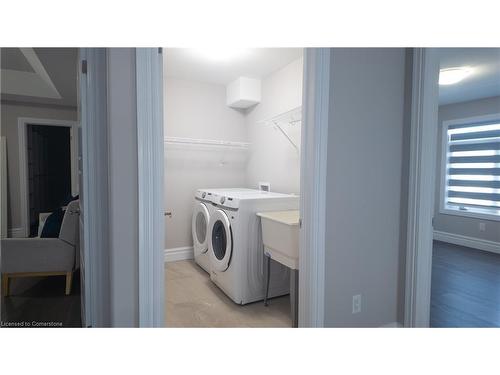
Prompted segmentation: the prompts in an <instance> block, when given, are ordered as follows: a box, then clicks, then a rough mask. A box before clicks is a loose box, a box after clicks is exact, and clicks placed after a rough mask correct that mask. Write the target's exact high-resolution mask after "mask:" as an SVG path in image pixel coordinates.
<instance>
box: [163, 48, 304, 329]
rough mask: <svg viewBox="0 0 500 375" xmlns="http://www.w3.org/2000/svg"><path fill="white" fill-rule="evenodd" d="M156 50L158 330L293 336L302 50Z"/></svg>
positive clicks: (295, 292) (295, 307) (296, 276)
mask: <svg viewBox="0 0 500 375" xmlns="http://www.w3.org/2000/svg"><path fill="white" fill-rule="evenodd" d="M163 51H164V52H163V55H164V61H163V69H164V72H163V81H164V90H163V101H164V157H165V160H164V165H165V170H164V179H165V182H164V194H165V195H164V206H165V293H166V298H165V301H166V306H165V319H166V326H167V327H293V326H296V325H297V314H298V313H297V306H298V302H297V301H298V295H297V293H298V271H297V269H298V209H299V195H300V144H301V116H302V108H301V106H302V82H303V58H302V49H299V48H249V49H217V48H215V49H209V48H200V49H197V48H189V49H178V48H165V49H164V50H163ZM276 242H278V244H277V245H275V243H276Z"/></svg>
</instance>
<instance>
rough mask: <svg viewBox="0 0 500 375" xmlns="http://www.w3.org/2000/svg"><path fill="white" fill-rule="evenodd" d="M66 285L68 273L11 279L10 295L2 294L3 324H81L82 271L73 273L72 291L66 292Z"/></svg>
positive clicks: (55, 325)
mask: <svg viewBox="0 0 500 375" xmlns="http://www.w3.org/2000/svg"><path fill="white" fill-rule="evenodd" d="M64 287H65V276H51V277H30V278H15V279H12V280H11V282H10V295H9V297H3V296H2V298H1V302H2V307H1V314H2V315H1V322H2V326H3V327H6V326H12V325H11V324H9V323H21V324H23V325H24V326H31V327H33V326H37V325H38V326H43V325H44V324H43V323H51V324H50V325H51V326H53V327H81V320H80V314H81V311H80V275H79V273H78V272H75V273H74V274H73V288H72V292H71V295H69V296H66V295H64ZM40 322H41V323H42V324H40Z"/></svg>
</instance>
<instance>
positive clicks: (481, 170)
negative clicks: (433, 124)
mask: <svg viewBox="0 0 500 375" xmlns="http://www.w3.org/2000/svg"><path fill="white" fill-rule="evenodd" d="M443 125H444V129H443V166H444V167H445V168H443V169H444V171H445V173H444V180H443V184H442V186H443V189H442V194H441V197H442V201H441V202H442V204H441V207H442V209H443V210H444V213H451V214H456V215H463V216H473V217H484V218H488V219H492V220H500V114H499V115H495V116H485V117H481V118H471V119H465V120H460V121H445V122H444V123H443Z"/></svg>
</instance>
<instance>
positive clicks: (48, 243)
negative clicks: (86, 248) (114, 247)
mask: <svg viewBox="0 0 500 375" xmlns="http://www.w3.org/2000/svg"><path fill="white" fill-rule="evenodd" d="M79 212H80V203H79V201H78V200H76V201H72V202H70V203H69V204H68V206H67V208H66V212H65V214H64V218H63V221H62V225H61V231H60V233H59V238H7V239H3V240H2V241H1V244H2V246H1V248H0V252H1V254H0V259H1V273H2V289H3V295H4V297H6V296H8V295H9V281H10V279H11V278H14V277H33V276H56V275H57V276H59V275H65V276H66V295H68V294H70V293H71V283H72V279H73V272H74V271H75V269H76V267H77V264H78V258H79V255H78V249H79V220H78V215H79Z"/></svg>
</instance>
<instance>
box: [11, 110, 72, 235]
mask: <svg viewBox="0 0 500 375" xmlns="http://www.w3.org/2000/svg"><path fill="white" fill-rule="evenodd" d="M18 132H19V176H20V185H19V186H20V192H21V196H22V197H23V198H24V199H22V201H21V220H22V223H23V227H24V231H25V236H26V237H36V236H38V235H39V234H40V233H39V229H40V225H39V218H40V213H48V212H52V211H54V210H55V209H56V208H58V207H60V206H61V205H63V206H64V205H65V204H67V202H69V201H70V200H71V198H72V197H76V196H77V195H78V191H79V186H78V177H77V176H78V164H77V155H78V151H77V145H78V139H77V123H76V122H72V121H63V120H51V119H36V118H19V119H18Z"/></svg>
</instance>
